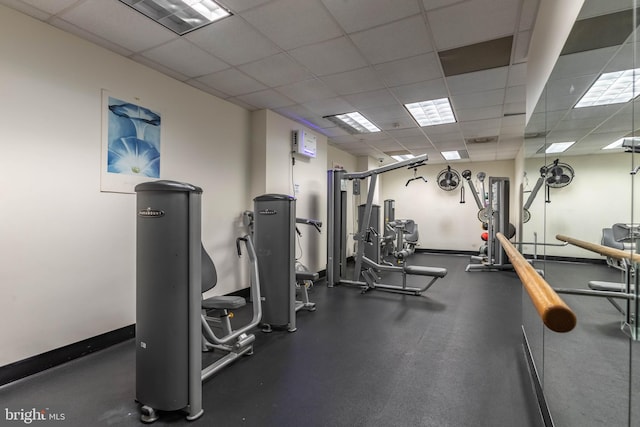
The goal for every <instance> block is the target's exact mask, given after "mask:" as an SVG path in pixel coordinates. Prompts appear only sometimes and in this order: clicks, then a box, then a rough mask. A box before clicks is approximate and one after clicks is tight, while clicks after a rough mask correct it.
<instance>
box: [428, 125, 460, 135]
mask: <svg viewBox="0 0 640 427" xmlns="http://www.w3.org/2000/svg"><path fill="white" fill-rule="evenodd" d="M422 130H423V131H424V132H425V133H426V134H427V136H429V137H431V135H442V134H447V133H453V132H459V133H460V134H462V133H461V130H460V123H447V124H444V125H437V126H424V127H422Z"/></svg>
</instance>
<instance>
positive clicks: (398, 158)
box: [391, 154, 416, 162]
mask: <svg viewBox="0 0 640 427" xmlns="http://www.w3.org/2000/svg"><path fill="white" fill-rule="evenodd" d="M415 157H416V156H414V155H413V154H397V155H393V156H391V158H392V159H393V160H395V161H397V162H401V161H403V160H410V159H413V158H415Z"/></svg>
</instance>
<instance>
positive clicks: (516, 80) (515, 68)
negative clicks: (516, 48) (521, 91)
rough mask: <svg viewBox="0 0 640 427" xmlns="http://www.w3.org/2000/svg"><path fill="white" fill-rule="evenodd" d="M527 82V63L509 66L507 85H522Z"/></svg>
mask: <svg viewBox="0 0 640 427" xmlns="http://www.w3.org/2000/svg"><path fill="white" fill-rule="evenodd" d="M526 84H527V64H516V65H512V66H511V67H509V78H508V80H507V86H520V85H526Z"/></svg>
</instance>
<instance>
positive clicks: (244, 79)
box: [197, 69, 266, 96]
mask: <svg viewBox="0 0 640 427" xmlns="http://www.w3.org/2000/svg"><path fill="white" fill-rule="evenodd" d="M197 80H199V81H200V82H202V83H204V84H206V85H207V86H211V87H212V88H214V89H216V90H220V91H222V92H224V93H228V94H229V95H230V96H238V95H244V94H246V93H251V92H257V91H259V90H263V89H266V86H265V85H263V84H262V83H260V82H257V81H255V80H254V79H252V78H251V77H249V76H247V75H245V74H243V73H241V72H239V71H238V70H234V69H228V70H224V71H218V72H217V73H213V74H208V75H206V76H202V77H199V78H198V79H197Z"/></svg>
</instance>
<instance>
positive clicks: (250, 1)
mask: <svg viewBox="0 0 640 427" xmlns="http://www.w3.org/2000/svg"><path fill="white" fill-rule="evenodd" d="M268 1H270V0H224V2H222V1H221V3H224V5H225V6H226V7H228V8H229V9H230V10H231V11H232V12H235V13H238V12H242V11H245V10H247V9H251V8H252V7H256V6H260V5H261V4H264V3H266V2H268Z"/></svg>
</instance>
